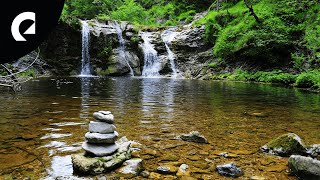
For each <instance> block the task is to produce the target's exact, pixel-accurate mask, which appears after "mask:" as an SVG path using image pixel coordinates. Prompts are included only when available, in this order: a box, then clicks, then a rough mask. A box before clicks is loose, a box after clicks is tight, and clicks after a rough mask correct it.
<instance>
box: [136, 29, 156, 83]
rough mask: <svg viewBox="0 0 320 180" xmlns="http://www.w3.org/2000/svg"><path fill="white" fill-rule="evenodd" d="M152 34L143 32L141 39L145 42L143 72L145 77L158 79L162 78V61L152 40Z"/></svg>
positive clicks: (143, 46) (143, 47)
mask: <svg viewBox="0 0 320 180" xmlns="http://www.w3.org/2000/svg"><path fill="white" fill-rule="evenodd" d="M150 36H151V33H149V32H143V33H141V37H142V39H143V41H144V43H143V45H142V49H143V53H144V67H143V71H142V76H143V77H158V76H160V73H159V71H160V70H161V64H160V59H159V57H158V52H157V51H156V50H155V49H154V47H153V45H152V44H151V42H150V41H151V40H150Z"/></svg>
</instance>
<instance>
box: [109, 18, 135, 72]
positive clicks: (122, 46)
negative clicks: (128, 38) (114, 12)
mask: <svg viewBox="0 0 320 180" xmlns="http://www.w3.org/2000/svg"><path fill="white" fill-rule="evenodd" d="M114 28H115V29H116V31H117V35H118V39H119V44H120V48H119V53H120V54H119V55H120V57H121V58H122V59H123V60H124V63H126V64H127V65H128V67H129V69H130V75H131V76H134V72H133V69H132V67H131V66H130V63H129V61H128V58H127V56H126V52H125V51H126V44H125V43H126V42H125V41H124V39H123V35H122V33H123V31H122V29H121V27H120V25H119V23H118V22H117V21H115V22H114Z"/></svg>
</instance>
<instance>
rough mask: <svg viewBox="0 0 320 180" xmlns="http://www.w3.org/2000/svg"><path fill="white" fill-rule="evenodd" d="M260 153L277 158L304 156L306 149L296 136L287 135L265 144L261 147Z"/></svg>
mask: <svg viewBox="0 0 320 180" xmlns="http://www.w3.org/2000/svg"><path fill="white" fill-rule="evenodd" d="M261 151H263V152H265V153H268V154H273V155H278V156H289V155H292V154H305V153H306V147H305V145H304V143H303V141H302V140H301V138H300V137H299V136H298V135H296V134H294V133H288V134H284V135H282V136H280V137H278V138H277V139H274V140H272V141H270V142H269V143H267V144H265V145H264V146H262V147H261Z"/></svg>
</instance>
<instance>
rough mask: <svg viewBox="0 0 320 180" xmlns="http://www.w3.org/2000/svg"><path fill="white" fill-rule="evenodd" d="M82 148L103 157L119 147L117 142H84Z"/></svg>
mask: <svg viewBox="0 0 320 180" xmlns="http://www.w3.org/2000/svg"><path fill="white" fill-rule="evenodd" d="M82 148H83V149H84V150H85V151H86V152H88V153H90V154H93V155H95V156H98V157H103V156H108V155H111V154H113V153H115V152H116V151H117V150H118V148H119V147H118V146H117V145H116V144H104V145H102V144H100V145H96V144H90V143H88V142H84V143H83V144H82Z"/></svg>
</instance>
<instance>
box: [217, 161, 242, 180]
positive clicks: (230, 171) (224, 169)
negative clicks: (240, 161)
mask: <svg viewBox="0 0 320 180" xmlns="http://www.w3.org/2000/svg"><path fill="white" fill-rule="evenodd" d="M217 170H218V173H219V174H220V175H222V176H226V177H233V178H235V177H240V176H242V175H243V171H242V170H241V168H239V167H238V166H236V165H235V164H234V163H230V164H225V165H220V166H217Z"/></svg>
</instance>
